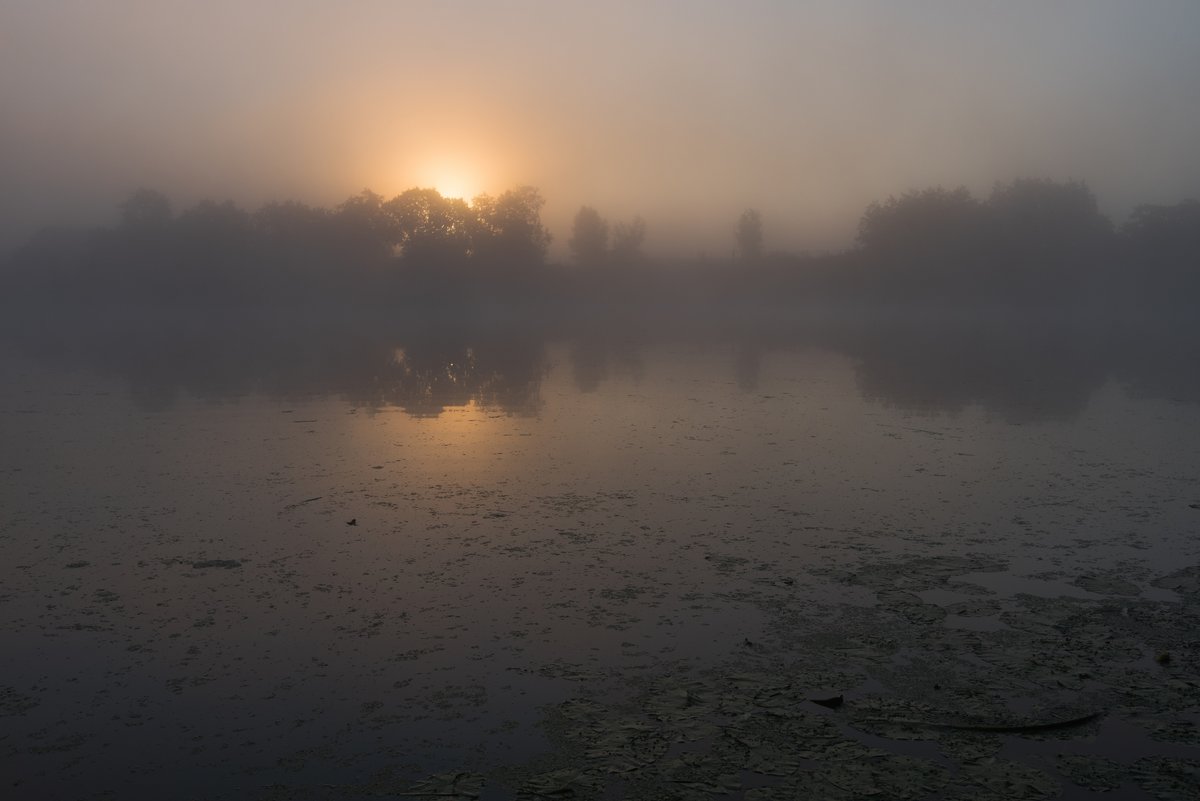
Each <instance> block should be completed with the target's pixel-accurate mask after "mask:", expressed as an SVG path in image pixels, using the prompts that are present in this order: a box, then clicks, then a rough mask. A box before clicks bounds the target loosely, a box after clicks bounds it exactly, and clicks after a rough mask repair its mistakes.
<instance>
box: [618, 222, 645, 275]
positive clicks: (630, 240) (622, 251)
mask: <svg viewBox="0 0 1200 801" xmlns="http://www.w3.org/2000/svg"><path fill="white" fill-rule="evenodd" d="M645 240H646V221H645V220H643V219H642V218H641V216H637V217H634V218H633V219H632V220H630V221H629V222H619V223H617V225H616V228H614V229H613V245H612V257H613V261H615V262H616V263H617V264H619V265H628V264H630V263H632V262H635V261H637V260H638V259H640V258H641V257H642V243H643V242H644V241H645Z"/></svg>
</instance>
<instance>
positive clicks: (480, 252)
mask: <svg viewBox="0 0 1200 801" xmlns="http://www.w3.org/2000/svg"><path fill="white" fill-rule="evenodd" d="M545 202H546V201H545V200H543V199H542V195H541V193H540V192H538V190H537V189H536V188H534V187H532V186H519V187H517V188H516V189H510V190H508V191H507V192H505V193H504V194H502V195H500V196H499V197H495V198H493V197H492V196H490V195H486V194H484V195H480V196H478V197H477V198H475V200H474V201H472V203H471V210H472V212H473V215H472V216H473V218H474V219H473V220H472V223H473V225H472V227H473V229H474V230H473V231H472V237H471V240H472V250H473V255H474V257H475V258H476V259H478V260H479V261H481V262H483V263H485V264H486V263H494V264H513V265H516V264H521V265H527V266H532V265H538V264H541V263H542V262H543V261H544V260H545V258H546V248H548V247H549V246H550V233H549V232H548V231H547V230H546V229H545V227H544V226H543V225H542V218H541V211H542V206H543V205H544V204H545Z"/></svg>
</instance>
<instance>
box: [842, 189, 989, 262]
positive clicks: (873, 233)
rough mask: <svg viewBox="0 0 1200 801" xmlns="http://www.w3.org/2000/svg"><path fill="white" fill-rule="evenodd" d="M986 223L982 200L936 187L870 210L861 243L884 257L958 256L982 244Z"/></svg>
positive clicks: (860, 229) (861, 224)
mask: <svg viewBox="0 0 1200 801" xmlns="http://www.w3.org/2000/svg"><path fill="white" fill-rule="evenodd" d="M983 221H984V218H983V214H982V209H981V208H980V204H979V201H977V200H975V198H973V197H971V193H970V192H968V191H967V189H966V187H961V186H960V187H959V188H958V189H955V190H952V191H951V190H946V189H943V188H942V187H940V186H938V187H932V188H930V189H923V190H921V191H918V192H906V193H905V194H903V195H901V196H900V197H898V198H897V197H889V198H888V199H887V200H885V201H884V202H882V203H879V202H875V203H872V204H871V205H869V206H867V210H866V211H865V212H864V213H863V216H862V219H861V220H860V221H859V223H858V243H859V244H860V245H861V246H862V247H863V249H864V250H866V251H867V252H868V253H870V254H872V255H877V256H884V257H885V258H886V257H890V258H897V259H904V260H911V259H914V258H931V257H940V256H944V255H946V254H953V255H958V254H961V253H962V251H963V250H964V249H966V247H969V246H972V245H975V244H977V243H978V241H979V240H978V237H979V233H980V231H981V227H982V225H983Z"/></svg>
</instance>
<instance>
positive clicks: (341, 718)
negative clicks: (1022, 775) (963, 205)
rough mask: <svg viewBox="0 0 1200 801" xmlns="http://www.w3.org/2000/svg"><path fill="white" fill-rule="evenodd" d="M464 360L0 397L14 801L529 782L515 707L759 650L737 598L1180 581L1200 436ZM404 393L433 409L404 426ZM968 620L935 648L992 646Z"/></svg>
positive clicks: (651, 353)
mask: <svg viewBox="0 0 1200 801" xmlns="http://www.w3.org/2000/svg"><path fill="white" fill-rule="evenodd" d="M460 351H461V353H462V356H463V357H464V358H463V361H461V362H459V361H457V360H455V361H452V362H451V364H454V365H459V368H449V371H447V368H446V364H445V363H441V362H439V360H438V359H437V358H432V357H430V358H428V359H427V360H426V361H425V362H421V358H422V357H421V356H420V355H419V354H417V353H415V352H414V350H413V349H411V348H407V349H405V350H404V351H402V352H400V353H397V352H396V351H395V349H394V348H392V349H386V352H387V353H388V354H389V358H387V359H385V360H383V361H382V362H379V363H378V364H383V365H384V367H383V368H382V369H380V370H378V371H375V372H372V373H370V377H368V378H367V379H363V378H361V376H360V377H357V378H354V379H353V381H352V382H351V383H352V384H353V385H352V386H350V385H347V383H346V382H345V381H342V382H337V381H335V382H333V386H332V394H331V395H325V394H324V393H319V392H313V391H311V389H312V387H311V386H307V387H305V386H304V385H303V384H302V383H299V382H297V381H295V380H294V379H295V376H297V375H299V374H300V372H301V371H299V370H296V371H294V372H293V373H292V374H291V376H290V377H289V376H282V377H281V376H279V375H275V376H273V377H268V378H267V379H266V380H265V382H264V384H261V385H258V386H259V389H260V390H261V391H259V392H249V393H248V392H242V391H235V392H231V393H228V394H221V393H215V394H214V393H205V392H198V393H196V394H199V395H201V396H205V397H210V398H212V397H215V400H197V399H195V398H193V397H191V396H190V395H189V393H188V392H187V391H186V389H185V390H184V391H183V392H180V393H176V394H175V395H174V396H173V397H174V399H173V400H172V401H171V402H169V403H167V404H159V405H151V406H146V405H144V404H140V403H139V402H136V401H135V402H133V403H131V401H130V395H129V394H128V393H127V392H126V384H125V380H126V378H125V376H124V375H123V374H122V373H121V372H120V371H116V373H115V375H116V376H118V377H115V378H114V377H111V374H112V371H111V370H110V371H105V370H103V369H101V370H100V374H99V375H97V374H95V373H89V372H88V371H86V370H82V369H78V367H79V366H78V365H74V366H72V368H71V369H68V370H66V371H64V372H59V371H56V370H55V369H52V368H47V367H44V366H38V365H36V364H32V363H29V362H24V361H19V362H18V361H10V363H9V364H8V366H7V367H6V368H5V381H4V384H3V390H2V393H3V394H2V395H0V412H2V413H3V427H2V431H0V451H2V452H3V453H4V454H5V458H4V471H5V475H4V482H3V488H2V489H0V509H2V510H3V511H2V512H0V515H2V516H0V525H2V532H3V538H2V539H0V557H2V558H0V563H2V564H3V565H4V567H3V568H0V570H3V573H4V582H3V586H4V590H3V599H2V600H3V604H2V605H0V618H2V620H3V628H4V630H5V631H6V632H7V634H6V647H5V649H4V654H3V656H2V657H0V665H2V668H3V675H4V676H5V679H4V681H5V682H6V684H7V685H8V687H9V688H10V690H11V691H12V693H15V695H12V696H11V697H12V698H31V699H35V700H37V701H38V702H40V705H38V706H36V707H32V708H30V709H29V710H28V711H26V712H24V714H22V715H13V716H9V717H6V718H4V721H3V724H2V727H3V731H5V732H6V733H8V735H9V740H8V745H7V746H6V748H7V749H8V750H7V752H6V755H5V757H4V758H5V760H6V761H7V762H9V763H10V764H13V763H14V760H18V759H20V760H26V759H27V760H28V762H23V764H22V773H23V774H24V775H25V776H26V777H27V778H26V782H27V784H26V786H27V787H29V788H31V791H34V792H36V793H37V794H39V795H44V796H45V797H53V794H54V793H56V792H57V793H60V794H61V796H62V797H69V796H71V795H72V794H73V793H74V789H72V788H76V787H77V786H82V785H84V784H86V785H88V786H94V787H111V786H120V784H121V782H122V781H123V777H124V776H125V774H126V772H127V771H128V770H130V769H131V766H130V764H129V762H128V760H129V759H130V758H131V755H136V760H137V762H138V764H139V766H140V767H139V769H140V770H143V771H144V772H145V775H146V776H147V777H148V780H149V784H154V783H156V782H157V783H162V782H168V784H167V785H165V786H169V781H177V780H179V776H177V775H176V776H173V777H172V778H171V779H169V780H168V779H167V778H165V777H167V776H168V774H169V772H170V771H175V770H177V769H179V768H178V766H179V765H181V764H184V765H189V766H190V767H188V768H184V769H183V770H184V772H185V773H186V774H187V775H188V776H190V777H191V779H190V780H192V781H194V782H195V787H196V788H197V792H202V791H205V788H208V790H210V791H212V792H217V791H229V788H231V787H236V786H239V784H238V783H239V782H241V781H242V778H231V776H232V774H231V773H230V772H229V771H228V769H227V767H228V765H229V764H230V762H231V760H232V763H233V764H235V765H236V766H237V767H238V770H239V771H240V770H241V769H242V768H245V769H247V770H249V771H251V774H250V775H251V776H253V779H252V783H253V784H254V785H255V786H258V785H265V784H270V783H273V782H283V783H292V784H297V783H300V784H303V783H309V784H317V783H321V782H327V781H331V782H336V781H350V780H351V778H350V777H357V778H358V780H361V779H362V776H363V775H370V774H372V773H374V772H375V771H378V770H382V769H383V768H384V767H385V766H388V765H391V766H395V769H396V770H397V771H398V772H399V773H401V774H404V775H412V776H416V775H423V774H426V773H430V772H434V771H437V770H443V769H445V770H449V769H453V768H456V767H459V766H462V765H471V766H474V767H476V768H485V767H488V766H490V765H494V764H496V763H498V762H502V761H504V760H506V759H524V758H526V757H528V756H529V755H530V753H532V752H534V751H536V750H537V749H538V748H541V747H544V741H543V739H542V736H541V734H539V733H538V730H537V729H536V728H535V727H534V726H533V724H534V722H535V721H536V720H537V717H538V709H537V708H538V706H539V705H541V704H545V703H549V702H552V701H556V700H561V699H563V698H566V697H570V696H572V695H573V694H576V693H577V692H578V691H579V690H578V687H579V686H581V685H580V684H579V682H578V679H579V678H580V677H581V676H582V677H587V678H588V682H587V684H588V686H590V687H596V688H605V687H607V688H609V690H608V691H609V692H612V693H620V692H624V691H626V690H627V688H628V687H629V686H630V685H629V683H630V682H632V681H635V680H637V679H638V678H639V677H644V676H650V675H652V674H655V673H656V672H658V671H662V670H663V669H665V668H667V667H668V666H671V665H675V669H677V670H685V669H687V668H688V667H689V666H690V667H696V666H705V665H710V664H716V663H719V662H721V661H722V660H726V659H728V658H730V656H731V654H732V655H736V654H737V653H738V649H739V648H740V647H742V644H743V643H744V641H746V640H749V641H751V642H757V641H760V639H761V638H763V637H765V636H769V635H768V633H767V630H766V629H765V628H764V627H765V626H766V622H767V621H766V619H765V618H764V615H763V612H762V610H761V608H760V607H758V606H755V605H753V604H749V603H747V602H746V599H747V598H749V597H750V596H751V595H755V594H761V593H764V592H780V593H786V594H787V597H788V598H790V599H793V600H795V599H804V600H805V602H806V603H808V604H809V605H810V606H811V609H812V610H813V615H817V616H819V615H821V614H823V612H822V610H829V609H832V608H835V607H837V606H838V605H842V604H851V605H857V606H864V607H867V606H870V605H872V604H873V603H874V601H873V596H872V594H871V593H870V592H867V591H866V590H864V588H863V587H861V586H852V585H849V584H847V583H846V582H844V581H841V580H839V579H837V576H839V575H841V574H842V573H844V572H849V573H853V572H854V571H856V570H858V569H859V567H860V566H861V565H863V564H886V563H888V562H889V561H891V560H904V559H910V558H916V557H944V556H950V555H959V556H962V557H964V558H972V559H978V558H992V557H994V558H997V559H1000V560H1003V562H1004V563H1006V564H1007V563H1010V562H1011V563H1012V565H1013V570H1014V571H1017V570H1019V572H1020V573H1021V574H1022V575H1023V576H1025V577H1026V578H1024V579H1022V581H1025V582H1026V583H1025V584H1024V585H1020V586H1030V585H1029V582H1030V581H1035V582H1039V584H1038V585H1039V586H1050V587H1053V586H1056V585H1055V582H1058V583H1059V584H1060V585H1062V586H1073V585H1071V582H1072V581H1073V580H1074V578H1075V577H1077V576H1079V575H1080V574H1081V573H1084V572H1087V571H1093V572H1094V571H1105V570H1112V569H1114V568H1119V569H1120V570H1122V571H1126V572H1128V574H1129V575H1130V576H1131V577H1133V579H1134V580H1137V581H1141V580H1142V579H1144V578H1146V577H1148V576H1149V575H1150V572H1148V571H1151V572H1152V571H1153V570H1160V571H1165V570H1169V569H1173V568H1174V567H1177V566H1178V565H1180V564H1184V563H1190V562H1191V561H1194V560H1195V559H1196V558H1197V556H1198V549H1197V545H1196V544H1195V542H1194V538H1193V537H1191V536H1190V532H1191V531H1193V530H1194V526H1195V516H1196V515H1197V514H1200V513H1197V512H1195V511H1194V510H1191V509H1189V508H1188V504H1189V503H1195V502H1197V501H1200V490H1198V489H1197V485H1196V481H1197V479H1196V476H1198V475H1200V464H1198V463H1197V462H1198V460H1200V459H1198V457H1197V456H1196V454H1195V452H1194V449H1191V448H1188V447H1184V446H1183V443H1184V442H1186V441H1188V437H1189V435H1190V434H1191V433H1193V432H1195V431H1196V430H1197V428H1198V427H1200V408H1198V407H1197V406H1195V405H1192V404H1190V403H1181V402H1176V401H1171V400H1155V399H1131V397H1130V396H1129V394H1128V393H1127V392H1126V391H1124V390H1123V389H1122V388H1121V386H1119V385H1118V384H1117V383H1114V382H1112V381H1110V380H1107V379H1105V378H1104V376H1103V371H1101V375H1100V378H1099V379H1098V382H1097V384H1096V386H1095V387H1094V388H1093V389H1092V390H1089V391H1088V392H1085V393H1084V401H1083V403H1082V405H1081V406H1080V407H1079V408H1078V409H1077V411H1076V412H1075V413H1074V414H1071V415H1067V416H1065V417H1064V415H1062V414H1061V413H1055V414H1051V415H1050V416H1048V417H1044V418H1043V417H1039V416H1038V415H1037V414H1027V415H1018V416H1016V418H1017V422H1013V418H1014V415H1012V414H1009V413H1008V412H1009V411H1010V410H1011V407H1004V409H1002V410H1001V411H999V412H998V413H993V412H992V411H989V409H988V408H987V406H986V405H978V404H970V403H968V404H966V405H964V406H961V408H952V409H950V410H948V411H947V410H944V411H941V412H939V411H937V410H936V409H930V408H928V407H921V408H912V407H906V406H905V405H903V404H899V403H892V402H888V401H887V400H886V399H881V398H880V397H879V395H878V393H877V392H874V391H871V392H867V394H866V395H864V384H868V385H872V386H876V387H878V386H879V383H878V382H873V381H872V380H868V379H865V378H864V373H863V372H862V366H861V362H859V361H856V359H855V358H854V357H847V356H846V355H842V354H839V353H836V352H831V351H827V350H823V349H818V348H776V349H765V350H763V351H762V352H761V353H759V354H758V355H756V356H755V359H754V362H755V363H754V366H753V370H752V372H753V376H752V377H751V378H750V379H748V378H747V369H746V368H745V365H744V361H745V358H744V353H742V352H740V351H739V349H738V348H737V347H730V346H723V345H711V344H710V345H707V346H698V345H684V344H676V345H658V346H652V347H641V348H637V349H636V352H635V353H632V354H631V353H629V352H626V353H625V355H624V356H612V355H611V354H610V355H609V356H605V357H603V358H591V359H590V361H589V359H588V358H581V357H580V355H579V347H578V346H574V347H572V346H567V345H551V346H545V347H544V346H541V345H540V344H538V345H536V346H527V347H526V349H525V350H524V351H523V353H525V354H526V355H525V356H522V357H520V358H516V359H515V361H508V362H506V361H504V358H503V357H502V356H501V355H499V354H498V353H497V352H495V351H493V352H492V353H490V354H489V353H488V352H487V351H486V349H476V348H474V347H472V348H471V349H460ZM380 352H381V353H382V352H385V349H382V348H381V349H380ZM456 352H457V351H456ZM397 357H400V358H397ZM456 359H457V357H456ZM332 361H333V362H336V360H332ZM389 364H390V365H392V366H388V365H389ZM439 364H440V365H441V366H439ZM396 365H399V366H400V367H396ZM505 365H507V366H508V367H509V368H511V370H510V371H509V373H508V374H505V373H504V370H503V369H502V367H503V366H505ZM581 365H582V366H581ZM342 367H343V368H344V367H345V364H342ZM455 369H459V370H460V371H459V372H457V373H456V372H455ZM397 370H399V372H397ZM414 370H417V371H424V374H426V375H427V376H438V378H436V379H424V380H423V383H420V384H419V385H412V386H424V387H425V391H418V390H417V389H412V391H411V392H410V388H411V387H409V386H407V385H406V386H405V387H403V388H402V389H401V390H397V389H396V388H395V387H396V386H397V384H403V382H404V381H405V380H407V379H406V378H405V376H411V374H412V373H413V371H414ZM334 372H335V373H336V374H338V375H343V376H345V375H351V373H352V371H348V370H342V372H340V373H338V372H337V369H336V365H335V369H334ZM368 372H370V371H368ZM106 373H107V374H106ZM180 374H181V375H182V372H181V373H180ZM356 375H357V374H356ZM581 375H582V378H581ZM514 376H515V378H514ZM272 381H273V382H274V384H272V383H271V382H272ZM235 383H236V382H235ZM194 385H195V386H199V384H194ZM182 386H183V387H185V388H186V386H188V385H187V384H186V383H184V384H182ZM464 386H465V387H467V389H465V390H464ZM514 386H515V387H517V389H513V387H514ZM301 387H303V388H304V389H305V390H307V391H300V389H299V388H301ZM581 388H582V389H583V390H585V391H581ZM396 392H401V395H396V394H394V393H396ZM389 393H392V394H389ZM216 396H219V397H216ZM135 397H136V396H135ZM396 397H402V398H403V399H404V400H405V403H406V404H410V406H411V408H410V406H405V405H404V404H401V405H392V404H390V403H387V402H380V401H383V400H385V399H387V398H396ZM1034 397H1036V395H1035V396H1034ZM413 398H417V399H418V400H420V403H418V402H417V401H414V400H413ZM497 399H500V400H497ZM443 401H445V403H444V404H443ZM422 404H424V405H422ZM443 406H444V408H443ZM405 408H408V409H409V411H404V409H405ZM414 408H415V409H417V413H416V414H414V413H413V409H414ZM434 410H439V411H438V413H436V414H434V413H433V412H434ZM351 519H354V520H355V521H356V525H353V526H350V525H347V521H349V520H351ZM211 559H228V560H237V561H238V562H239V563H240V566H238V567H235V568H222V567H195V566H194V565H195V564H196V563H198V562H202V561H204V560H211ZM953 572H955V574H956V575H966V574H972V573H974V572H977V571H973V570H971V569H967V568H960V569H957V570H956V571H953ZM1029 577H1033V578H1029ZM997 580H998V581H1000V583H1001V584H1003V579H1002V578H1001V579H997ZM1018 584H1019V582H1018ZM959 586H960V587H961V586H962V584H961V582H960V585H959ZM1020 586H1018V587H1017V589H1015V590H1014V591H1016V592H1024V591H1025V590H1022V589H1020ZM1069 594H1073V595H1075V596H1077V597H1078V596H1088V595H1089V593H1088V592H1084V591H1081V590H1072V592H1071V593H1069ZM929 597H930V598H933V600H932V601H931V602H932V603H934V604H936V603H941V602H942V601H938V600H937V599H936V597H935V596H929ZM966 597H967V596H961V597H960V596H956V595H954V594H953V593H950V594H947V595H946V597H945V599H943V600H944V602H945V603H946V604H953V603H959V604H962V603H964V598H966ZM929 602H930V601H929V600H928V599H927V600H926V603H929ZM996 608H997V609H998V608H999V607H996ZM986 611H987V609H986V608H984V610H983V611H982V612H981V611H979V610H978V609H973V608H968V607H966V606H964V607H963V608H962V609H961V610H959V612H960V613H958V614H957V616H952V618H951V619H950V620H949V621H948V623H947V626H948V627H959V628H964V629H977V630H980V631H995V630H1006V629H1007V627H1006V626H1004V625H1001V624H994V625H993V624H990V623H988V620H989V619H991V618H988V617H986V615H985V614H984V613H985V612H986ZM993 617H994V616H993ZM600 691H602V690H598V692H600ZM13 703H16V702H13ZM23 742H28V743H33V744H35V745H34V746H32V747H34V748H37V749H39V750H37V751H36V753H33V754H30V753H29V752H28V751H21V749H20V748H19V747H18V746H16V745H14V743H23ZM106 742H108V743H112V745H111V746H106V745H105V743H106ZM323 746H330V747H332V748H333V749H334V752H336V754H338V755H339V756H338V757H337V758H333V757H331V756H330V755H328V754H323V753H322V752H321V751H320V749H321V748H322V747H323ZM107 754H117V755H119V757H118V758H115V759H110V758H108V757H106V755H107ZM230 754H235V755H236V756H232V757H231V756H230ZM76 758H79V759H80V761H78V762H75V761H74V760H76ZM238 775H239V776H240V775H241V774H238ZM139 792H140V791H139ZM133 797H138V796H137V794H136V793H135V794H134V796H133Z"/></svg>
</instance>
